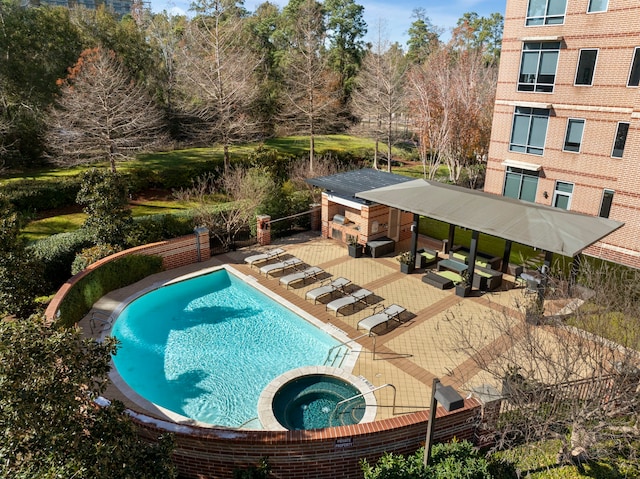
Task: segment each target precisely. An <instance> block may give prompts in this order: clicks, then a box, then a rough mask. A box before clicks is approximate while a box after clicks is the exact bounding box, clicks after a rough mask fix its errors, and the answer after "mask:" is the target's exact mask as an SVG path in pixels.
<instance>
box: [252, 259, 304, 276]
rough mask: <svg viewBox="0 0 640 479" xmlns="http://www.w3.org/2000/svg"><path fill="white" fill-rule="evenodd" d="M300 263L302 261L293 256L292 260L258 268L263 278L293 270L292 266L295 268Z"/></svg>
mask: <svg viewBox="0 0 640 479" xmlns="http://www.w3.org/2000/svg"><path fill="white" fill-rule="evenodd" d="M301 263H302V260H301V259H300V258H296V257H295V256H294V257H293V258H289V259H286V260H284V261H280V262H279V263H272V264H267V265H265V266H263V267H261V268H260V273H261V274H264V275H265V276H269V275H270V274H273V273H277V272H283V271H286V270H287V269H290V268H293V267H294V266H297V265H299V264H301Z"/></svg>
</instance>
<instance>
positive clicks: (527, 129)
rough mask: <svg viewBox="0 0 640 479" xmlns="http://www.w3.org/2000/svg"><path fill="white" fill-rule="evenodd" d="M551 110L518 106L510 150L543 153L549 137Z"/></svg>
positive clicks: (534, 153)
mask: <svg viewBox="0 0 640 479" xmlns="http://www.w3.org/2000/svg"><path fill="white" fill-rule="evenodd" d="M548 122H549V110H547V109H544V108H528V107H522V106H517V107H516V110H515V113H514V115H513V129H512V131H511V142H510V143H509V150H510V151H517V152H520V153H530V154H532V155H542V154H543V153H544V142H545V140H546V137H547V123H548Z"/></svg>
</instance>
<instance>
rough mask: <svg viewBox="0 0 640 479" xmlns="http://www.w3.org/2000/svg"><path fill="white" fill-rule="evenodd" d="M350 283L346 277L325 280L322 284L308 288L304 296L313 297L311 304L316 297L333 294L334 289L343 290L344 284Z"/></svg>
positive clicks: (315, 300) (314, 301)
mask: <svg viewBox="0 0 640 479" xmlns="http://www.w3.org/2000/svg"><path fill="white" fill-rule="evenodd" d="M349 284H351V281H350V280H348V279H347V278H343V277H339V278H336V279H334V280H331V281H327V282H326V283H325V284H323V285H322V286H319V287H317V288H313V289H310V290H309V291H307V294H305V298H307V299H313V304H316V302H317V301H318V299H320V298H321V297H322V296H326V295H328V294H333V293H335V292H336V291H344V288H345V286H347V285H349Z"/></svg>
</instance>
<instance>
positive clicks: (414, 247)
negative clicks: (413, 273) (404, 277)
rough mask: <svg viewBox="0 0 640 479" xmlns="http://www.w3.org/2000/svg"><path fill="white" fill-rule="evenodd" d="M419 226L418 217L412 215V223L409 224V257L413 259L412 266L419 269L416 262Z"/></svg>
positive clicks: (415, 214)
mask: <svg viewBox="0 0 640 479" xmlns="http://www.w3.org/2000/svg"><path fill="white" fill-rule="evenodd" d="M419 225H420V215H418V214H417V213H414V214H413V223H411V256H412V257H413V264H414V266H415V267H416V268H419V267H420V262H419V261H418V257H417V252H418V226H419Z"/></svg>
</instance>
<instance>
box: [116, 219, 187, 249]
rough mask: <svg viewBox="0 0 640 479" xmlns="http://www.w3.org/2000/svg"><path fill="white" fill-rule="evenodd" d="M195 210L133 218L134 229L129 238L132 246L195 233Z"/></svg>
mask: <svg viewBox="0 0 640 479" xmlns="http://www.w3.org/2000/svg"><path fill="white" fill-rule="evenodd" d="M195 216H196V213H195V211H194V210H189V211H184V212H179V213H171V214H158V215H148V216H138V217H137V218H134V219H133V229H132V231H131V233H130V235H129V237H128V238H127V240H128V243H129V244H130V245H131V246H138V245H141V244H147V243H155V242H157V241H163V240H168V239H172V238H177V237H179V236H185V235H188V234H191V233H193V228H194V227H195V225H196V220H195Z"/></svg>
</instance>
